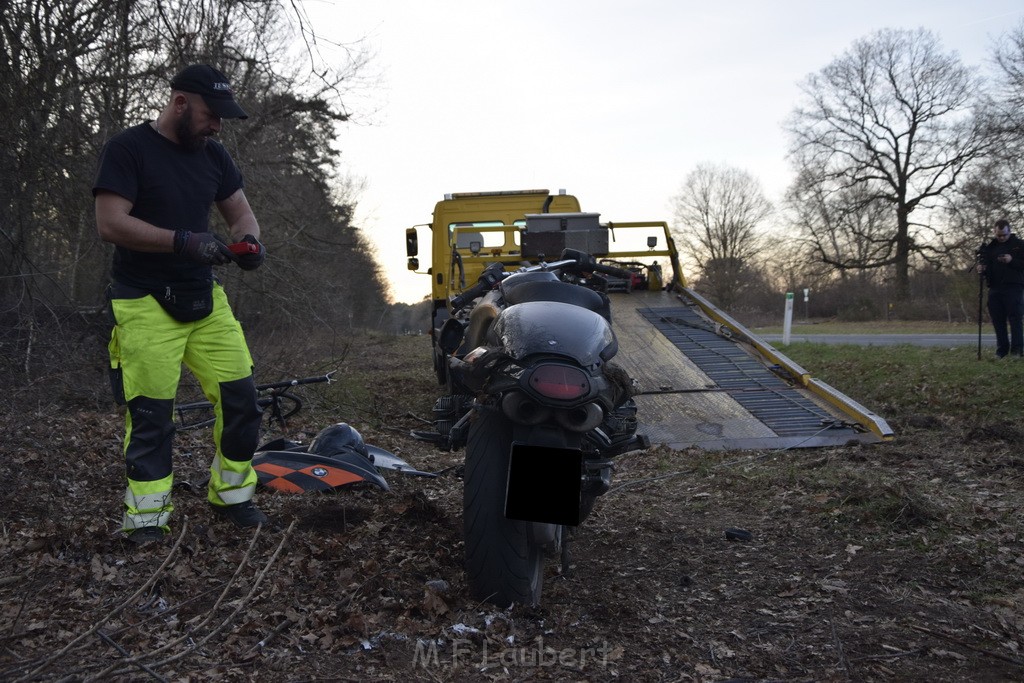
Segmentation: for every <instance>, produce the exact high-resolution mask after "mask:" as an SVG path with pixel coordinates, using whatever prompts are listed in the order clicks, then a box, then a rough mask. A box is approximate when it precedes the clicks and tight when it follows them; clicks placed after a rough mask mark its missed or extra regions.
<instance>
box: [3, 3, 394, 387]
mask: <svg viewBox="0 0 1024 683" xmlns="http://www.w3.org/2000/svg"><path fill="white" fill-rule="evenodd" d="M289 12H293V13H294V15H295V16H294V17H291V16H290V15H289V14H288V13H289ZM295 18H297V19H298V23H299V25H300V28H301V29H302V30H303V31H304V35H305V36H306V38H307V48H306V50H307V51H306V53H305V54H304V55H303V54H301V53H297V52H296V50H295V49H293V47H292V46H294V45H295V43H294V41H293V39H294V37H295V34H294V33H291V32H290V31H289V19H295ZM310 31H311V28H310V27H309V25H308V22H306V21H305V19H304V16H303V15H302V13H301V3H295V4H287V3H275V2H266V0H0V120H2V121H3V122H4V123H3V125H2V126H0V174H2V175H0V178H2V182H0V324H2V325H3V329H4V332H3V334H0V367H3V368H5V369H7V368H10V367H14V366H16V367H17V368H18V369H19V371H20V372H22V373H23V374H25V375H29V374H32V373H31V372H30V371H31V366H33V365H34V366H36V367H39V368H44V367H46V365H47V360H46V359H45V358H42V357H41V358H40V360H39V361H38V362H31V363H30V359H32V358H33V356H45V354H44V353H43V352H42V351H41V346H42V342H43V341H45V342H46V343H50V344H52V345H53V346H54V348H53V349H51V350H50V356H49V359H50V360H53V359H61V358H67V357H69V356H70V354H69V352H68V351H67V349H58V348H56V346H57V344H58V343H60V340H61V339H67V340H73V339H74V338H75V335H72V334H64V331H65V330H67V329H68V328H67V327H66V325H67V324H68V322H69V320H79V317H84V316H85V311H86V310H87V309H90V310H93V311H99V310H101V307H100V306H99V304H101V303H102V301H103V291H104V287H105V285H106V282H107V279H108V272H109V263H110V251H111V249H110V246H109V245H104V244H102V243H101V242H100V240H99V239H98V237H97V235H96V231H95V227H94V218H93V202H92V196H91V192H90V189H91V186H92V181H93V177H94V173H95V164H96V159H97V157H98V155H99V151H100V149H101V146H102V144H103V142H104V141H105V140H107V139H108V138H109V137H110V136H111V135H112V134H113V133H115V132H117V131H119V130H122V129H124V128H126V127H127V126H129V125H133V124H136V123H141V122H142V121H144V120H146V119H147V118H152V117H153V116H154V115H155V114H156V113H157V111H158V110H159V108H160V107H161V106H162V105H163V103H164V100H165V98H166V96H167V92H168V91H167V87H168V81H169V78H170V77H171V76H172V75H173V74H174V73H175V72H176V71H177V70H178V69H179V68H180V67H181V66H183V65H184V64H186V63H193V62H208V63H211V64H216V65H217V66H218V67H219V68H220V69H221V70H223V71H225V72H226V73H227V74H228V76H229V78H230V79H231V80H232V82H233V84H234V85H235V86H236V90H237V91H238V93H239V98H240V99H241V101H242V104H243V106H244V107H245V108H246V109H247V110H248V111H249V112H250V113H251V114H252V116H251V117H250V118H249V119H248V120H246V121H239V122H233V123H232V125H230V126H225V130H224V132H223V136H224V137H225V138H226V140H225V142H226V143H227V144H228V146H229V147H230V148H231V150H232V153H233V156H234V157H235V159H236V161H238V163H239V166H240V167H241V168H242V170H243V173H244V174H245V179H246V190H247V194H248V195H249V198H250V201H251V203H252V204H253V206H254V208H255V209H256V211H257V215H258V216H259V218H260V221H261V224H263V226H264V238H265V241H266V243H267V246H268V251H269V252H270V253H271V255H272V258H271V259H268V262H267V264H266V266H265V267H264V268H261V269H260V270H259V271H257V272H254V273H251V274H248V275H247V276H246V277H245V278H244V279H243V278H241V276H240V275H239V274H238V273H234V272H229V273H226V274H225V277H226V278H230V279H238V280H240V282H237V283H235V284H236V285H237V286H233V287H232V288H231V292H232V296H234V297H236V298H241V299H244V303H245V305H239V306H237V307H236V313H238V314H239V315H240V317H243V318H245V319H246V322H247V323H253V322H259V323H266V324H267V325H268V327H271V328H273V327H275V326H277V327H281V326H285V325H290V326H291V327H292V328H301V327H304V326H307V325H308V326H312V325H317V326H319V329H323V327H324V326H329V327H331V328H334V329H338V330H347V329H348V328H349V327H351V326H367V325H372V324H374V323H376V321H377V320H380V319H381V317H382V310H383V308H384V307H385V306H386V295H385V287H384V285H383V282H382V277H381V274H380V273H379V267H378V266H377V264H376V262H375V261H374V255H373V254H372V252H371V251H370V250H369V249H368V248H367V246H366V240H365V239H364V238H363V237H362V234H361V233H360V232H359V231H358V230H357V229H356V227H355V226H353V225H352V224H351V217H352V214H353V210H354V207H353V204H352V202H353V201H354V199H353V198H351V197H347V196H344V195H340V194H339V193H338V188H339V185H341V184H343V183H342V181H340V180H339V179H338V178H337V177H336V175H335V168H336V167H337V161H338V157H339V155H340V151H339V150H338V149H336V147H335V145H334V140H335V138H336V132H337V127H338V126H339V125H342V124H343V123H344V122H345V121H347V120H348V118H349V116H350V112H349V110H348V108H347V107H346V106H345V101H344V100H345V93H346V92H347V90H346V89H347V88H348V87H350V85H352V84H359V83H360V82H361V80H360V70H361V69H363V68H364V67H365V65H366V63H367V62H366V55H365V53H363V52H362V51H360V50H359V49H356V48H353V49H352V50H350V51H348V52H346V53H344V55H343V56H342V58H341V59H340V60H338V63H333V64H332V63H327V62H326V61H325V60H324V59H322V58H320V57H319V56H318V55H315V54H314V53H313V49H314V48H313V47H312V45H313V43H315V41H313V40H311V36H312V34H311V33H310ZM339 197H342V199H339ZM339 264H344V266H343V267H339ZM238 303H241V302H238ZM94 319H97V320H98V319H99V316H96V317H95V318H94ZM80 322H81V321H80V320H79V322H78V324H80ZM44 325H45V326H48V329H49V330H50V331H49V332H47V333H46V334H42V333H40V330H41V329H42V326H44ZM250 327H252V325H250ZM78 336H79V337H80V336H81V335H78ZM69 343H70V342H69ZM51 364H52V363H51Z"/></svg>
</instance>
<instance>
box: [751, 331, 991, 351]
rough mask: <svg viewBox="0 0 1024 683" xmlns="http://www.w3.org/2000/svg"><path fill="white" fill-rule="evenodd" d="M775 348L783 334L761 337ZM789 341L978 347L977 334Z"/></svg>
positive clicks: (984, 339)
mask: <svg viewBox="0 0 1024 683" xmlns="http://www.w3.org/2000/svg"><path fill="white" fill-rule="evenodd" d="M759 336H760V337H761V339H764V340H765V341H766V342H768V343H769V344H772V345H773V346H781V345H782V335H781V334H764V335H759ZM789 341H790V343H792V342H812V343H816V344H855V345H859V346H895V345H897V344H910V345H912V346H974V347H977V346H978V335H977V334H790V335H789ZM981 345H982V348H983V349H986V348H987V349H991V348H994V347H995V345H996V338H995V335H994V334H991V333H987V334H982V335H981Z"/></svg>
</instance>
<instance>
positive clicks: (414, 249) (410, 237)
mask: <svg viewBox="0 0 1024 683" xmlns="http://www.w3.org/2000/svg"><path fill="white" fill-rule="evenodd" d="M419 253H420V243H419V238H418V237H417V236H416V228H406V229H405V255H406V256H408V257H409V258H412V257H413V256H416V255H418V254H419Z"/></svg>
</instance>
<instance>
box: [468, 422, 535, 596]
mask: <svg viewBox="0 0 1024 683" xmlns="http://www.w3.org/2000/svg"><path fill="white" fill-rule="evenodd" d="M511 448H512V426H511V424H510V423H509V421H508V420H507V419H506V418H505V417H504V416H502V415H501V414H499V413H495V412H490V411H481V414H479V415H478V416H477V419H476V420H474V422H473V423H472V425H471V426H470V429H469V440H468V442H467V444H466V470H465V480H464V486H463V494H462V503H463V504H462V512H463V531H464V535H465V544H466V574H467V577H468V580H469V588H470V592H471V593H472V594H473V596H474V597H475V598H477V599H478V600H484V601H487V602H490V603H493V604H495V605H497V606H499V607H508V606H509V605H510V604H512V603H519V604H524V605H536V604H539V603H540V596H541V590H542V589H543V580H544V552H543V549H542V548H541V546H540V545H539V544H538V543H537V542H536V541H535V540H534V539H533V538H532V534H531V533H530V523H529V522H521V521H516V520H512V519H508V518H506V517H505V488H506V484H507V478H508V462H509V457H510V453H511Z"/></svg>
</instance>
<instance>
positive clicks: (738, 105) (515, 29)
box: [305, 0, 1024, 303]
mask: <svg viewBox="0 0 1024 683" xmlns="http://www.w3.org/2000/svg"><path fill="white" fill-rule="evenodd" d="M305 7H306V9H307V11H308V13H309V15H310V17H311V19H312V20H313V22H314V28H315V30H316V31H317V32H318V34H319V35H321V36H322V37H324V38H326V39H329V40H333V41H338V42H342V43H353V42H355V41H357V40H360V39H362V40H363V41H364V43H363V44H364V46H365V47H366V48H367V49H368V50H369V51H370V52H371V53H372V55H373V56H372V60H371V62H370V64H369V66H368V68H367V71H366V75H368V76H374V77H375V78H374V79H373V80H374V81H375V85H374V87H372V88H370V89H365V90H360V91H357V92H354V93H352V95H351V96H350V98H349V100H348V102H349V103H350V105H351V108H352V109H353V110H354V114H355V115H356V119H357V121H356V122H355V123H353V124H349V125H347V126H346V127H345V128H344V130H343V132H342V134H341V137H340V139H339V147H340V149H341V150H342V153H343V161H344V166H343V168H342V169H341V170H342V172H343V173H344V174H346V175H349V176H352V177H354V178H356V179H359V180H360V181H361V182H363V183H364V184H365V187H364V189H363V190H362V192H361V193H360V194H359V196H358V207H357V214H356V217H357V221H358V225H359V226H360V227H361V228H362V229H363V230H364V232H365V233H366V234H367V235H368V236H369V237H370V238H371V240H372V242H373V243H374V244H375V246H376V248H377V255H378V259H379V260H380V262H381V264H382V266H383V267H384V269H385V271H386V273H387V276H388V277H389V279H390V281H391V284H392V296H393V298H394V300H396V301H404V302H407V303H414V302H416V301H419V300H421V299H422V298H423V297H424V296H425V295H427V294H428V293H429V289H430V288H429V279H428V278H427V276H425V275H413V274H411V273H408V271H406V266H405V253H404V231H405V228H407V227H410V226H412V225H415V224H421V223H428V222H429V221H430V220H431V212H432V211H433V207H434V204H435V203H436V202H437V201H438V200H440V199H441V198H442V197H443V195H444V194H446V193H450V192H474V191H485V190H514V189H526V188H547V189H550V190H552V191H557V190H558V189H561V188H564V189H566V190H568V191H569V192H570V193H571V194H575V195H576V196H577V197H578V198H579V199H580V203H581V205H582V207H583V210H584V211H592V212H597V213H600V214H601V219H602V221H604V220H610V221H630V220H667V221H669V222H671V219H672V216H671V209H670V200H671V197H672V196H673V195H675V194H676V193H677V192H678V191H679V188H680V186H681V185H682V182H683V180H684V178H685V177H686V175H687V173H689V172H690V171H691V170H693V169H694V167H696V166H697V165H698V164H700V163H703V162H713V163H717V164H725V165H728V166H733V167H737V168H740V169H744V170H746V171H748V172H750V173H751V174H753V175H754V176H755V177H757V178H758V179H759V180H760V182H761V184H762V186H763V188H764V190H765V192H766V194H767V195H768V197H769V198H770V199H772V200H773V201H775V200H777V199H778V198H779V197H781V195H782V193H783V191H784V190H785V188H786V186H787V185H788V184H789V182H790V179H791V174H790V169H789V165H788V162H787V160H786V152H787V147H788V140H787V137H786V134H785V132H784V130H783V127H782V124H783V122H784V120H785V119H786V118H787V117H788V116H789V114H790V113H791V111H792V110H793V108H794V106H795V105H796V103H797V102H798V99H799V88H798V86H799V84H800V83H801V82H802V81H803V80H804V79H805V78H806V77H807V75H809V74H811V73H813V72H815V71H818V70H820V69H821V68H822V67H824V66H825V65H827V64H828V63H829V62H831V61H832V60H833V59H834V58H836V57H838V56H839V55H841V54H842V53H843V52H845V51H846V50H847V49H848V48H849V47H850V46H851V44H852V43H853V41H855V40H857V39H858V38H863V37H866V36H868V35H870V34H871V33H873V32H875V31H877V30H879V29H882V28H908V29H916V28H918V27H923V28H925V29H928V30H931V31H933V32H934V33H936V34H937V35H938V36H939V38H940V39H941V41H942V44H943V46H944V48H945V49H946V50H947V51H956V52H957V53H959V55H960V57H961V59H962V60H963V61H964V63H966V64H970V65H976V66H978V67H979V68H980V69H983V70H987V69H989V68H990V64H989V62H990V59H991V54H992V49H991V48H992V45H993V43H994V41H995V40H997V39H998V38H999V37H1000V36H1001V35H1002V34H1004V33H1005V32H1006V31H1008V30H1009V29H1011V28H1013V27H1014V26H1016V25H1018V24H1019V23H1020V22H1022V21H1024V3H1022V2H1021V0H974V1H973V2H966V1H964V0H956V1H954V0H910V1H901V0H888V1H885V2H879V1H875V0H859V1H858V2H850V3H826V2H818V1H814V2H812V1H778V2H764V1H760V2H755V1H746V0H734V1H733V2H728V3H712V2H707V1H706V0H705V1H703V2H690V1H688V0H631V1H629V2H625V1H623V0H619V1H617V2H611V1H605V0H563V1H560V0H490V1H488V0H476V1H456V0H435V1H433V2H431V1H424V0H420V1H418V2H414V1H412V0H351V1H344V0H335V1H334V2H314V1H313V0H307V2H306V4H305ZM325 54H326V55H330V54H331V53H330V52H329V51H328V50H326V49H325ZM428 232H429V231H427V230H425V229H423V230H421V239H420V245H421V264H422V266H423V267H424V268H425V267H426V266H427V265H429V259H428V258H423V257H428V256H429V237H428ZM425 247H426V249H424V248H425ZM424 251H426V253H424Z"/></svg>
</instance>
